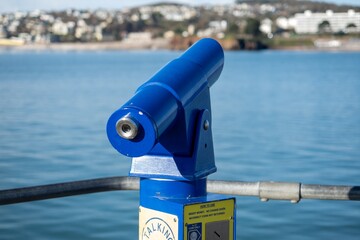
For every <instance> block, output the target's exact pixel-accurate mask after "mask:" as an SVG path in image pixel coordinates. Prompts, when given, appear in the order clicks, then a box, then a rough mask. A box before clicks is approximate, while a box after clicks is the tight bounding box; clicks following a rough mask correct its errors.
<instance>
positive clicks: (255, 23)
mask: <svg viewBox="0 0 360 240" xmlns="http://www.w3.org/2000/svg"><path fill="white" fill-rule="evenodd" d="M245 34H249V35H252V36H254V37H256V36H259V35H260V34H261V32H260V21H259V20H258V19H255V18H248V19H246V27H245Z"/></svg>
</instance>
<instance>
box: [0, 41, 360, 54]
mask: <svg viewBox="0 0 360 240" xmlns="http://www.w3.org/2000/svg"><path fill="white" fill-rule="evenodd" d="M220 42H221V41H220ZM221 43H222V45H223V48H224V50H234V51H239V50H237V49H235V48H233V47H232V44H229V43H228V42H226V41H223V42H221ZM186 48H187V45H186V44H184V43H182V44H178V45H176V44H175V45H174V43H173V42H171V41H170V40H166V39H162V38H159V39H154V40H152V41H136V42H129V41H117V42H92V43H80V42H79V43H49V44H23V45H0V50H20V51H104V50H105V51H106V50H109V51H111V50H113V51H117V50H120V51H136V50H182V49H186ZM268 50H275V51H276V50H279V51H281V50H282V51H284V50H285V51H324V52H337V51H339V52H360V44H359V43H358V42H356V43H355V44H344V45H341V46H338V47H316V46H288V47H285V46H284V47H282V46H280V47H279V46H278V47H275V48H269V49H268ZM240 51H241V50H240Z"/></svg>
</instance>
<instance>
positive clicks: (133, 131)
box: [116, 117, 139, 140]
mask: <svg viewBox="0 0 360 240" xmlns="http://www.w3.org/2000/svg"><path fill="white" fill-rule="evenodd" d="M138 130H139V126H138V124H137V123H136V122H135V121H134V120H133V119H131V118H130V117H122V118H120V119H119V121H117V122H116V132H117V133H118V134H119V136H120V137H122V138H124V139H127V140H132V139H134V138H136V136H137V134H138Z"/></svg>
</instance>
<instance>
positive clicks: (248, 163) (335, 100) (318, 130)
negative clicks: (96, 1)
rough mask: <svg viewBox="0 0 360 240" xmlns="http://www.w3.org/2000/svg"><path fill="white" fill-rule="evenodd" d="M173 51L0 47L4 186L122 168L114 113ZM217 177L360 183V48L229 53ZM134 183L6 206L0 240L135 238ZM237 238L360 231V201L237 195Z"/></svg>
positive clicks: (217, 100) (220, 87)
mask: <svg viewBox="0 0 360 240" xmlns="http://www.w3.org/2000/svg"><path fill="white" fill-rule="evenodd" d="M179 54H180V52H172V51H132V52H127V51H98V52H96V51H95V52H94V51H93V52H86V51H69V52H61V51H54V52H52V51H48V52H46V51H40V52H36V51H24V52H22V51H4V50H3V51H1V52H0V189H8V188H16V187H25V186H33V185H40V184H50V183H57V182H64V181H73V180H81V179H90V178H99V177H109V176H125V175H127V174H128V171H129V168H130V159H128V158H126V157H124V156H121V155H120V154H119V153H118V152H117V151H115V150H114V149H113V148H112V147H111V145H110V143H109V142H108V140H107V136H106V133H105V125H106V122H107V120H108V117H109V116H110V115H111V114H112V113H113V111H115V110H116V109H117V108H119V107H120V106H121V105H122V104H123V103H124V102H125V101H126V100H127V99H129V98H130V97H131V96H132V95H133V93H134V91H135V90H136V88H137V87H138V86H139V85H140V84H141V83H143V82H145V81H146V80H147V79H148V78H149V77H150V76H151V75H152V74H153V73H154V72H156V71H157V70H158V69H159V68H160V67H162V66H163V65H164V64H166V63H167V62H168V61H170V60H172V59H173V58H176V57H177V56H179ZM211 102H212V116H213V126H212V129H213V138H214V147H215V155H216V164H217V167H218V171H217V173H215V174H213V175H211V176H210V178H211V179H221V180H238V181H287V182H302V183H306V184H310V183H314V184H315V183H316V184H340V185H360V53H351V52H346V53H341V52H287V51H262V52H226V53H225V67H224V70H223V73H222V75H221V77H220V78H219V80H218V81H217V82H216V83H215V84H214V85H213V87H212V88H211ZM138 198H139V195H138V192H136V191H118V192H107V193H96V194H90V195H82V196H74V197H66V198H60V199H52V200H44V201H37V202H29V203H22V204H15V205H8V206H0V239H6V240H11V239H17V240H18V239H59V240H60V239H129V240H133V239H137V236H138V233H137V231H138V225H137V222H138V208H137V207H138V200H139V199H138ZM236 221H237V223H236V225H237V239H238V240H240V239H247V240H250V239H350V240H352V239H354V240H355V239H356V240H358V239H359V236H360V202H354V201H353V202H350V201H349V202H347V201H320V200H302V201H301V202H300V203H299V204H291V203H290V202H287V201H269V202H266V203H263V202H261V201H259V199H258V198H255V197H237V218H236Z"/></svg>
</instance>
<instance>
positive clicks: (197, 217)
mask: <svg viewBox="0 0 360 240" xmlns="http://www.w3.org/2000/svg"><path fill="white" fill-rule="evenodd" d="M234 209H235V201H234V199H226V200H220V201H212V202H206V203H197V204H191V205H186V206H185V207H184V224H185V226H184V239H185V240H205V239H221V240H233V237H234V236H233V232H234ZM207 234H208V235H209V236H208V238H207V237H206V235H207ZM211 235H214V236H216V237H217V238H214V237H212V236H211Z"/></svg>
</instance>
